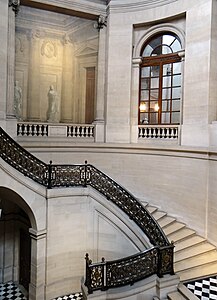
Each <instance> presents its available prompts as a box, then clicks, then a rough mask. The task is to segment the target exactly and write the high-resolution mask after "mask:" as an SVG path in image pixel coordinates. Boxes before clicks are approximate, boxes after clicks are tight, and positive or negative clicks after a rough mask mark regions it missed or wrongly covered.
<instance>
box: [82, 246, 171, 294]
mask: <svg viewBox="0 0 217 300" xmlns="http://www.w3.org/2000/svg"><path fill="white" fill-rule="evenodd" d="M173 248H174V246H173V245H172V244H171V245H169V246H165V247H157V246H156V247H153V248H151V249H148V250H145V251H143V252H140V253H138V254H135V255H132V256H129V257H125V258H122V259H118V260H114V261H107V262H106V261H105V259H104V258H102V262H101V263H94V264H93V263H92V261H91V260H90V259H89V255H88V254H86V257H85V259H86V281H85V285H86V286H87V288H88V293H89V294H91V293H93V291H96V290H107V289H109V288H115V287H120V286H124V285H128V284H130V285H132V284H134V283H135V282H137V281H139V280H142V279H145V278H147V277H148V276H151V275H154V274H157V275H158V276H159V277H162V276H163V275H165V274H171V275H173V274H174V271H173Z"/></svg>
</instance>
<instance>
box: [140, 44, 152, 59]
mask: <svg viewBox="0 0 217 300" xmlns="http://www.w3.org/2000/svg"><path fill="white" fill-rule="evenodd" d="M152 50H153V48H152V47H151V46H150V45H147V46H146V47H145V49H144V51H143V53H142V56H143V57H144V56H150V55H151V52H152Z"/></svg>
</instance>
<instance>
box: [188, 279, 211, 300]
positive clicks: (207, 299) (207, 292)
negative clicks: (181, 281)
mask: <svg viewBox="0 0 217 300" xmlns="http://www.w3.org/2000/svg"><path fill="white" fill-rule="evenodd" d="M185 286H186V287H187V288H188V289H189V290H190V291H191V292H192V293H194V295H195V296H196V297H198V298H199V299H200V300H217V276H212V277H208V278H203V279H199V280H196V281H191V282H187V283H185Z"/></svg>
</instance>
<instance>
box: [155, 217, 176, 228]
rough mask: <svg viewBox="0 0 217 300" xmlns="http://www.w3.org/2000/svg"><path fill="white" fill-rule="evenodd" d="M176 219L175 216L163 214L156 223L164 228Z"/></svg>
mask: <svg viewBox="0 0 217 300" xmlns="http://www.w3.org/2000/svg"><path fill="white" fill-rule="evenodd" d="M175 221H176V219H175V218H172V217H169V216H167V215H166V216H165V217H163V218H161V219H160V220H159V221H158V223H159V224H160V226H161V228H164V227H166V226H168V225H170V224H172V223H174V222H175Z"/></svg>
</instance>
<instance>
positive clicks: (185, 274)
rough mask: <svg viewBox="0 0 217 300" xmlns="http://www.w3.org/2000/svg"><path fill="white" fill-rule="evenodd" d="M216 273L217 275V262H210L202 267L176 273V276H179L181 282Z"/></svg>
mask: <svg viewBox="0 0 217 300" xmlns="http://www.w3.org/2000/svg"><path fill="white" fill-rule="evenodd" d="M216 273H217V262H211V263H209V264H206V265H203V266H197V267H195V268H191V269H187V270H183V271H180V272H177V274H178V275H179V276H180V280H181V281H183V282H184V281H189V280H193V279H196V278H202V277H208V276H211V275H216Z"/></svg>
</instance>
